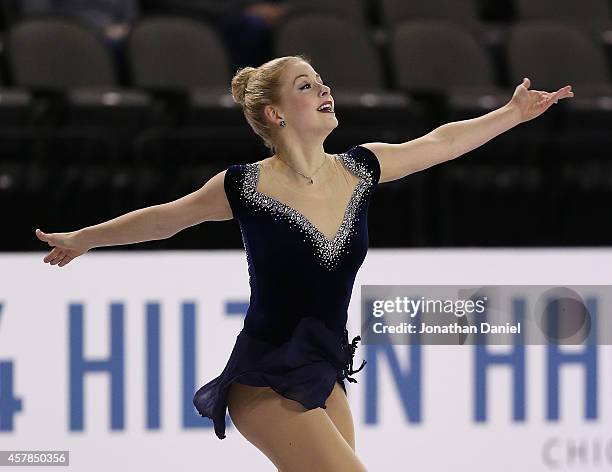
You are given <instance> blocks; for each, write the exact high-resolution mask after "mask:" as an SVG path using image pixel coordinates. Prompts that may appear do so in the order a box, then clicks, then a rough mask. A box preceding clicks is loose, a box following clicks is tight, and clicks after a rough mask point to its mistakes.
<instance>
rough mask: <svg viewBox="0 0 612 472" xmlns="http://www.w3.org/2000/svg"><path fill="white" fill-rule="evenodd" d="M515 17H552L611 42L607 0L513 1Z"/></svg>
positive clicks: (536, 18)
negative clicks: (578, 0)
mask: <svg viewBox="0 0 612 472" xmlns="http://www.w3.org/2000/svg"><path fill="white" fill-rule="evenodd" d="M514 1H515V10H516V13H517V17H518V19H519V20H521V21H522V20H556V21H559V22H564V23H566V24H571V25H574V26H578V27H579V28H581V29H583V30H584V31H586V32H587V33H589V34H590V35H592V36H594V37H595V38H596V39H598V40H599V39H601V40H603V41H604V42H607V43H612V39H611V38H610V34H611V32H612V11H611V10H612V7H611V5H610V2H609V1H608V0H581V1H580V2H577V1H575V0H538V1H537V2H534V1H533V0H514Z"/></svg>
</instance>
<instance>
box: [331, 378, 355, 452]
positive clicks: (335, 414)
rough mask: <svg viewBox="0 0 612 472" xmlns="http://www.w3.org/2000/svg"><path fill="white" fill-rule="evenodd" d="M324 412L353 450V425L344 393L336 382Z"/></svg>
mask: <svg viewBox="0 0 612 472" xmlns="http://www.w3.org/2000/svg"><path fill="white" fill-rule="evenodd" d="M325 406H326V407H327V408H326V409H325V413H327V416H329V417H330V419H331V420H332V422H333V423H334V425H335V426H336V429H337V430H338V431H340V434H341V435H342V437H343V438H344V440H345V441H346V442H347V443H348V445H349V446H351V448H352V449H353V451H354V450H355V425H354V423H353V415H352V413H351V408H350V406H349V402H348V398H347V397H346V393H344V390H343V389H342V387H341V386H340V384H339V383H338V382H336V383H335V385H334V389H333V390H332V393H331V394H330V396H329V397H328V398H327V400H326V402H325Z"/></svg>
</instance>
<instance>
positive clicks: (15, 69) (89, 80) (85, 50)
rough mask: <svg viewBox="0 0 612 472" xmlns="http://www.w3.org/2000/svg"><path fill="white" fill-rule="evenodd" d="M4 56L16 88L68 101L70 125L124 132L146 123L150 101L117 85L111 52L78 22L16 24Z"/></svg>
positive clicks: (48, 20) (43, 20) (50, 20)
mask: <svg viewBox="0 0 612 472" xmlns="http://www.w3.org/2000/svg"><path fill="white" fill-rule="evenodd" d="M7 55H8V63H9V66H10V72H11V75H12V78H13V82H14V83H15V84H16V85H18V86H20V87H25V88H28V89H32V90H34V91H37V92H43V93H52V94H59V95H61V96H62V98H64V99H65V100H66V102H67V105H68V118H67V123H68V124H70V125H73V126H90V125H94V126H100V125H102V124H106V125H108V126H114V127H123V126H133V125H134V124H135V123H141V122H145V121H146V119H148V115H149V113H150V107H151V99H150V97H149V96H148V95H146V94H144V93H143V92H141V91H137V90H126V89H125V88H124V87H122V86H120V85H119V83H118V79H117V73H116V67H115V64H114V62H113V59H112V56H111V54H110V52H109V50H108V49H107V48H106V46H105V44H104V43H103V41H102V40H101V38H99V37H98V36H97V35H96V33H94V32H93V31H92V30H91V29H89V28H88V27H86V26H85V25H83V24H82V23H80V22H78V21H76V20H73V19H70V18H64V17H58V16H46V15H45V16H38V17H32V18H30V19H24V20H22V21H19V22H18V23H16V24H15V25H13V26H12V28H11V29H10V30H9V32H8V39H7Z"/></svg>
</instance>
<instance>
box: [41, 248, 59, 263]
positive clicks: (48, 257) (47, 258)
mask: <svg viewBox="0 0 612 472" xmlns="http://www.w3.org/2000/svg"><path fill="white" fill-rule="evenodd" d="M59 251H60V250H59V249H58V248H56V247H54V248H53V249H52V250H51V252H49V254H47V255H46V256H45V258H44V259H43V262H49V261H51V260H53V259H55V257H56V256H57V253H58V252H59Z"/></svg>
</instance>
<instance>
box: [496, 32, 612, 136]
mask: <svg viewBox="0 0 612 472" xmlns="http://www.w3.org/2000/svg"><path fill="white" fill-rule="evenodd" d="M507 56H508V70H509V74H510V77H511V78H512V80H514V81H515V82H517V83H518V82H519V81H520V80H522V77H527V76H528V77H530V79H531V81H532V84H533V88H534V89H537V90H549V91H555V90H557V89H559V88H561V87H563V86H565V85H568V84H570V85H572V87H573V90H574V92H575V96H574V97H573V98H572V100H571V101H568V102H567V103H560V104H559V106H560V107H561V108H562V109H563V110H567V114H566V116H565V115H564V116H563V119H564V123H565V124H564V125H563V126H570V127H571V128H572V129H573V130H574V131H577V130H578V129H580V128H582V129H590V128H592V127H599V128H600V129H601V128H605V129H608V128H609V121H610V108H611V107H610V103H611V102H612V86H611V84H610V72H609V68H608V64H607V61H606V56H605V53H604V51H603V49H602V48H601V46H599V45H598V44H597V43H596V42H595V41H593V39H592V38H591V37H590V36H589V35H588V34H586V33H585V32H583V31H582V30H581V29H579V28H577V27H575V26H571V25H569V24H566V23H560V22H558V21H548V20H541V21H536V20H534V21H525V22H522V23H520V24H516V25H514V26H513V27H512V29H511V32H510V36H509V40H508V51H507Z"/></svg>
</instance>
